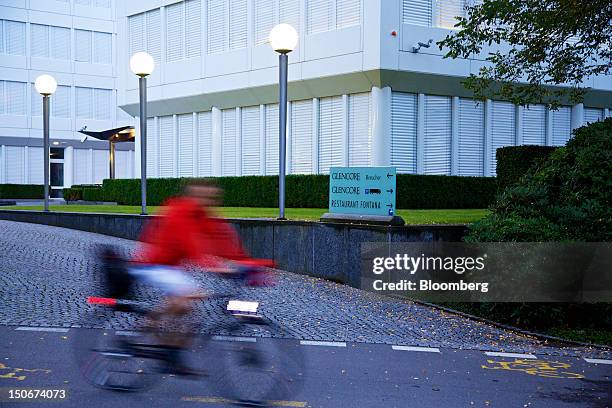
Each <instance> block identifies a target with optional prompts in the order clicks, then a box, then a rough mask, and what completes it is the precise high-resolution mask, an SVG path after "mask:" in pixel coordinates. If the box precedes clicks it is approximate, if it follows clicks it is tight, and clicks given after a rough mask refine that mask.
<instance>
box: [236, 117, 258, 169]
mask: <svg viewBox="0 0 612 408" xmlns="http://www.w3.org/2000/svg"><path fill="white" fill-rule="evenodd" d="M240 112H241V115H242V122H241V126H240V127H241V131H242V144H241V146H242V175H243V176H253V175H259V163H260V162H261V157H260V148H259V106H250V107H248V108H242V109H241V110H240Z"/></svg>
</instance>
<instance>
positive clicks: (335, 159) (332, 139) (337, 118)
mask: <svg viewBox="0 0 612 408" xmlns="http://www.w3.org/2000/svg"><path fill="white" fill-rule="evenodd" d="M342 114H343V106H342V97H341V96H334V97H331V98H321V100H320V101H319V143H318V148H319V173H322V174H327V173H329V168H330V167H338V166H342V157H343V156H344V151H343V134H342V119H343V118H342Z"/></svg>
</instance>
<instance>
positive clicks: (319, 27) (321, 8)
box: [306, 0, 334, 34]
mask: <svg viewBox="0 0 612 408" xmlns="http://www.w3.org/2000/svg"><path fill="white" fill-rule="evenodd" d="M306 1H307V3H308V6H307V7H308V8H307V9H306V10H307V11H306V13H307V14H306V18H307V27H308V34H316V33H321V32H324V31H329V30H331V29H332V27H333V24H334V9H333V3H332V0H306Z"/></svg>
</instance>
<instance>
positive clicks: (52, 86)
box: [34, 74, 57, 96]
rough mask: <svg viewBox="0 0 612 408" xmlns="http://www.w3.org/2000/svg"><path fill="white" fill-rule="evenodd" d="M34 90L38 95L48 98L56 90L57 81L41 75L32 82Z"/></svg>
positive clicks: (49, 76)
mask: <svg viewBox="0 0 612 408" xmlns="http://www.w3.org/2000/svg"><path fill="white" fill-rule="evenodd" d="M34 88H36V92H38V93H39V94H41V95H44V96H49V95H51V94H52V93H53V92H55V90H56V89H57V81H56V80H55V78H53V77H52V76H51V75H47V74H43V75H40V76H38V78H36V81H34Z"/></svg>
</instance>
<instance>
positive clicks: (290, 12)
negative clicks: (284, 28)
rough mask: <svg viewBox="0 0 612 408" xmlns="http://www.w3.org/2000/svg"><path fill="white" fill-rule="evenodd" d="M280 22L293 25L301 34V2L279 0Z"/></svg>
mask: <svg viewBox="0 0 612 408" xmlns="http://www.w3.org/2000/svg"><path fill="white" fill-rule="evenodd" d="M278 22H279V23H286V24H291V25H292V26H293V28H295V29H296V30H297V32H298V33H299V32H300V0H279V3H278Z"/></svg>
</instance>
